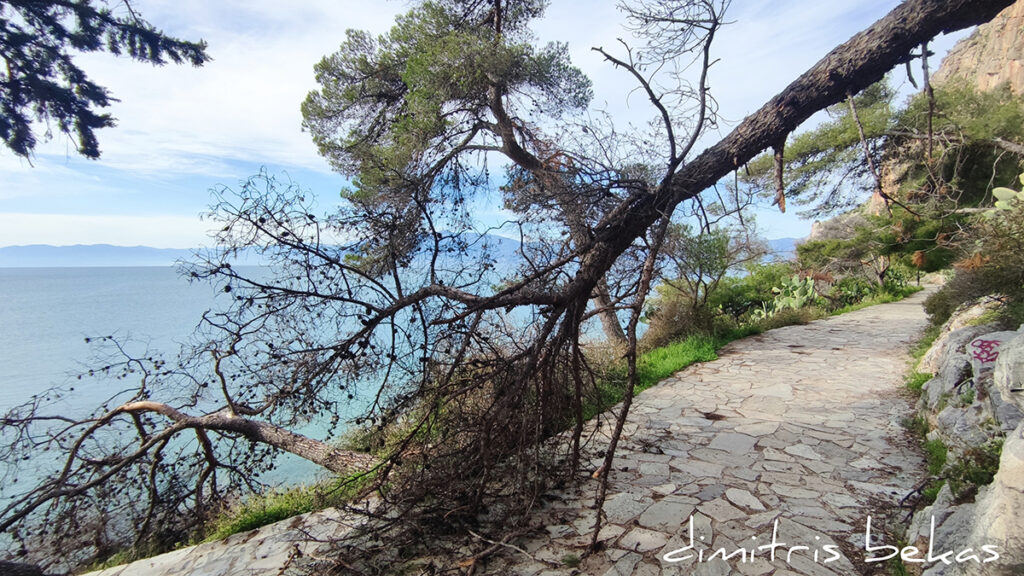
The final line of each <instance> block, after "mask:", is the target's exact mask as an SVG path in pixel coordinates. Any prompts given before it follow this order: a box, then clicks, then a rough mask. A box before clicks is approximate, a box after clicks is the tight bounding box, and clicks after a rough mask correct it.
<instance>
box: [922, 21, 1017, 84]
mask: <svg viewBox="0 0 1024 576" xmlns="http://www.w3.org/2000/svg"><path fill="white" fill-rule="evenodd" d="M954 79H962V80H966V81H967V82H968V83H970V84H972V85H974V86H976V87H977V88H978V89H979V90H981V91H989V90H992V89H994V88H996V87H997V86H999V85H1001V84H1004V83H1008V84H1009V85H1010V88H1011V90H1013V92H1014V94H1018V95H1021V94H1024V1H1020V2H1017V3H1016V4H1014V5H1013V6H1010V7H1009V8H1007V9H1006V10H1004V11H1002V12H1001V13H999V15H998V16H996V17H995V18H993V19H992V20H991V21H990V22H988V23H987V24H984V25H982V26H979V27H978V29H977V30H975V32H974V34H972V35H971V36H969V37H968V38H965V39H963V40H961V41H960V42H958V43H957V45H956V46H954V47H953V49H952V50H951V51H950V52H949V54H948V55H946V58H945V59H944V60H943V61H942V65H941V66H940V67H939V69H938V71H936V73H935V76H934V77H933V78H932V81H933V82H934V83H935V84H942V83H943V82H949V81H950V80H954Z"/></svg>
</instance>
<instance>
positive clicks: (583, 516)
mask: <svg viewBox="0 0 1024 576" xmlns="http://www.w3.org/2000/svg"><path fill="white" fill-rule="evenodd" d="M924 297H925V296H924V294H921V293H919V294H917V295H915V296H914V297H912V298H910V299H907V300H905V301H903V302H899V303H894V304H887V305H881V306H875V307H871V308H867V309H864V310H860V311H857V312H853V313H849V314H845V315H843V316H838V317H834V318H829V319H826V320H822V321H818V322H813V323H811V324H809V325H806V326H791V327H786V328H782V329H778V330H773V331H771V332H768V333H766V334H763V335H761V336H756V337H753V338H749V339H746V340H742V341H738V342H734V343H733V344H731V345H729V346H727V347H726V348H724V349H723V350H722V351H721V352H720V358H719V359H718V360H716V361H714V362H708V363H705V364H701V365H696V366H693V367H691V368H689V369H687V370H684V371H682V372H680V373H677V374H676V375H674V376H673V377H671V378H669V379H667V380H666V381H664V382H662V383H660V384H658V385H657V386H655V387H653V388H651V389H649V390H647V391H645V392H643V393H642V394H641V395H639V396H638V397H637V398H636V400H635V401H634V404H633V408H632V410H631V412H630V417H629V420H628V422H627V425H626V429H625V432H626V435H624V438H623V442H621V443H620V448H619V450H618V451H617V455H616V461H615V466H614V469H613V473H612V476H611V484H610V488H609V493H608V500H607V503H606V505H605V512H606V514H607V523H608V524H607V526H606V528H605V529H604V530H603V531H602V532H601V536H600V538H601V540H602V541H603V542H604V544H605V547H606V548H605V550H604V551H602V552H599V553H595V554H592V555H590V556H588V557H586V558H584V559H583V561H582V563H581V564H580V565H579V566H578V571H579V572H578V573H582V574H598V575H601V574H605V575H607V576H618V575H622V576H626V575H637V576H641V575H642V576H648V575H659V574H687V575H688V574H695V575H700V576H710V575H716V576H717V575H726V574H742V575H746V576H755V575H768V574H773V575H775V576H789V575H792V574H806V575H811V576H819V575H820V576H830V575H844V576H845V575H850V574H877V573H885V567H884V562H875V563H865V561H864V560H865V559H866V558H871V557H878V556H883V555H884V554H885V552H883V551H879V552H872V553H870V554H869V553H868V552H867V550H866V546H865V532H866V528H867V517H868V515H871V514H874V515H875V517H874V521H875V524H874V525H873V529H874V533H877V532H878V522H879V517H878V513H879V512H880V511H881V510H882V509H884V508H886V507H887V506H890V505H891V504H892V503H895V502H898V501H899V499H900V498H902V497H903V496H904V495H905V494H907V493H908V492H910V491H911V490H912V489H913V487H914V486H915V484H916V483H917V482H918V481H919V480H920V479H921V477H922V474H923V472H922V470H923V467H924V464H923V461H922V459H921V457H920V450H919V449H918V448H915V447H914V442H913V441H911V440H910V439H909V438H908V435H907V433H906V432H905V431H904V430H903V428H902V427H901V425H900V421H901V420H902V419H903V418H904V417H906V416H907V415H908V414H910V412H911V410H910V406H909V401H908V399H907V398H906V397H905V396H903V395H902V394H901V388H902V376H903V374H904V372H905V371H906V369H907V366H908V358H907V345H908V344H909V343H910V342H911V341H912V340H913V339H915V338H916V337H917V336H918V334H919V332H920V330H921V329H922V328H923V327H924V325H925V315H924V313H923V311H922V308H921V303H922V301H923V299H924ZM610 428H611V423H610V422H606V423H605V424H603V425H599V427H598V430H597V433H596V434H595V437H594V438H593V440H592V442H593V444H594V446H592V448H593V449H597V450H599V449H600V447H601V446H602V445H606V444H607V437H608V433H609V431H610ZM598 463H599V461H598V460H597V459H595V460H594V461H593V463H592V466H593V467H594V468H596V467H597V465H598ZM595 485H596V482H590V483H589V485H586V486H583V487H582V489H581V490H580V491H578V492H563V493H555V494H552V495H551V498H550V501H549V503H548V504H547V505H546V507H545V509H544V510H543V511H542V512H541V513H540V518H541V520H540V522H541V523H543V524H545V525H546V531H547V535H545V536H544V537H538V538H533V539H532V540H530V541H527V542H525V543H524V544H522V545H521V547H522V548H523V552H526V553H528V554H529V555H532V556H533V558H534V559H532V560H531V559H529V557H528V556H527V554H522V553H518V552H512V553H510V554H509V555H508V556H506V557H505V558H503V559H502V560H501V561H498V562H492V563H491V565H490V566H489V567H488V570H487V572H488V573H495V574H498V573H500V574H508V573H513V574H523V575H530V576H533V575H540V574H543V575H544V576H548V575H554V574H566V573H569V572H571V570H570V569H569V568H568V567H567V566H566V561H567V560H568V564H569V565H573V564H575V559H574V558H573V556H575V557H579V556H582V550H583V548H582V547H580V545H581V544H582V543H584V542H585V541H587V536H588V535H589V533H590V528H591V527H592V526H593V522H594V515H595V512H594V510H592V509H590V508H589V507H590V506H591V505H592V504H593V497H594V493H595V492H594V490H595V489H594V486H595ZM691 522H692V523H691ZM691 527H692V532H691ZM773 532H774V534H775V537H774V542H775V544H776V545H777V546H776V547H775V548H774V550H775V556H774V561H772V557H771V550H772V549H771V548H769V546H770V545H771V544H772V542H773ZM691 534H692V535H693V540H692V541H691V539H690V535H691ZM880 537H881V538H883V539H884V538H885V535H884V534H882V535H880ZM691 542H692V544H693V548H692V549H687V547H688V546H689V545H690V544H691ZM875 542H876V545H877V543H879V541H877V540H876V541H875ZM885 543H886V544H895V543H894V542H892V541H891V539H890V540H889V541H887V542H885ZM760 546H765V548H758V547H760ZM801 547H806V548H801ZM741 549H742V550H743V551H742V552H740V550H741ZM677 550H678V551H679V552H676V553H675V554H671V555H670V556H669V559H677V560H680V561H678V562H669V561H666V558H665V557H664V556H665V555H666V554H667V553H670V552H673V551H677ZM719 550H724V552H718V553H717V557H715V558H714V559H711V556H712V555H715V552H716V551H719ZM751 551H754V553H753V555H751V554H750V553H751ZM723 555H725V556H727V559H725V560H723V558H722V556H723ZM688 556H689V558H687V557H688ZM559 565H560V566H559Z"/></svg>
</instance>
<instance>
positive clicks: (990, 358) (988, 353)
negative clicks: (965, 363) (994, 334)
mask: <svg viewBox="0 0 1024 576" xmlns="http://www.w3.org/2000/svg"><path fill="white" fill-rule="evenodd" d="M1000 344H1001V342H1000V341H999V340H975V341H973V342H971V347H972V348H974V352H972V353H971V355H972V356H974V359H975V360H977V361H979V362H981V363H982V364H988V363H989V362H995V361H996V358H999V345H1000Z"/></svg>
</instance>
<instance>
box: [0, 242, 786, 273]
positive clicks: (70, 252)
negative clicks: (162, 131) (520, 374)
mask: <svg viewBox="0 0 1024 576" xmlns="http://www.w3.org/2000/svg"><path fill="white" fill-rule="evenodd" d="M494 239H495V240H497V242H496V243H495V242H493V241H492V246H493V247H494V248H497V253H498V254H497V255H498V258H499V261H501V260H503V259H509V261H510V260H511V259H514V258H513V255H514V252H515V250H516V248H517V247H518V243H517V242H515V241H512V240H509V239H507V238H501V237H494ZM799 241H800V240H799V239H797V238H779V239H776V240H769V241H768V245H769V248H770V249H771V251H772V253H773V258H772V259H773V260H786V259H788V258H792V257H794V256H795V255H796V244H797V242H799ZM192 254H193V250H190V249H176V248H151V247H149V246H112V245H110V244H90V245H82V244H78V245H75V246H50V245H46V244H35V245H31V246H7V247H4V248H0V268H72V267H103V266H173V265H174V264H175V263H176V262H178V261H182V260H189V259H190V258H191V257H192ZM246 260H248V259H246ZM253 262H256V259H255V258H254V259H253Z"/></svg>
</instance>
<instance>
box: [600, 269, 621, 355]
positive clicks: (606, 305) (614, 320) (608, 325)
mask: <svg viewBox="0 0 1024 576" xmlns="http://www.w3.org/2000/svg"><path fill="white" fill-rule="evenodd" d="M594 292H595V294H594V299H593V302H594V306H595V307H596V308H598V309H599V310H601V311H600V312H599V313H598V318H599V319H600V320H601V329H602V330H603V331H604V338H605V340H606V341H607V342H608V344H611V345H612V346H615V347H617V348H622V347H625V346H626V344H627V340H626V332H625V331H624V330H623V329H622V323H621V322H619V315H618V314H616V313H615V309H614V308H613V307H612V306H613V303H612V297H611V294H610V292H609V290H608V280H607V279H605V278H602V279H601V280H600V281H598V283H597V287H596V288H595V289H594Z"/></svg>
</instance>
